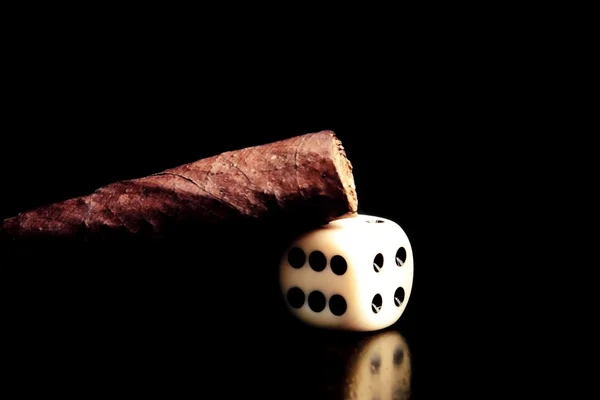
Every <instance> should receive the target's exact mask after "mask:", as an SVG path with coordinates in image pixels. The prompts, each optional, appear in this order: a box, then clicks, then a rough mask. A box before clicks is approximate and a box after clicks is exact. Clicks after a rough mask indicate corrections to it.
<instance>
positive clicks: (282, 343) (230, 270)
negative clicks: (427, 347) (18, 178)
mask: <svg viewBox="0 0 600 400" xmlns="http://www.w3.org/2000/svg"><path fill="white" fill-rule="evenodd" d="M253 232H254V233H256V231H253ZM258 233H259V234H255V235H251V234H249V233H248V232H246V231H244V230H241V231H236V232H230V231H228V232H226V235H225V236H226V237H225V238H223V237H222V236H217V237H214V238H213V239H212V240H207V239H199V240H198V242H196V241H187V242H181V241H177V242H174V243H169V244H165V243H162V244H157V243H152V244H148V243H137V244H132V243H123V244H117V245H111V246H109V245H107V244H102V245H92V244H86V245H81V244H79V245H76V246H75V245H64V244H53V245H52V246H50V245H48V244H42V245H40V244H27V245H15V246H7V247H4V248H3V250H4V259H3V260H4V263H5V264H4V266H7V267H8V268H5V271H12V272H14V274H13V273H12V272H11V274H10V276H5V280H4V282H9V283H10V287H8V285H6V286H7V288H6V289H7V291H5V292H4V294H5V295H6V298H7V299H10V302H7V303H5V308H4V311H5V313H4V315H3V316H4V319H3V321H4V326H5V327H10V329H8V332H9V334H10V339H6V341H5V342H6V343H8V344H10V346H7V349H9V350H11V352H12V353H13V354H12V357H11V358H7V360H10V361H7V362H9V364H10V365H11V371H12V373H14V374H16V375H17V376H18V377H19V378H20V379H23V380H24V381H25V383H24V385H25V386H24V387H33V386H31V385H33V382H35V386H36V387H38V388H43V389H44V390H45V391H46V392H47V393H50V392H52V393H59V392H60V393H74V394H76V395H80V396H84V397H85V395H87V394H89V393H94V394H98V395H104V396H110V397H114V396H121V395H125V396H131V397H139V396H148V395H152V396H161V397H164V398H179V397H182V396H185V397H200V398H210V399H214V398H228V399H229V398H234V399H237V398H250V397H253V398H266V397H267V396H268V397H269V398H278V399H311V400H314V399H331V400H335V399H366V400H377V399H379V400H384V399H409V398H410V399H415V398H417V396H418V386H417V385H416V382H417V381H416V380H415V378H414V377H415V372H417V373H418V370H417V369H416V368H415V360H418V354H417V351H416V329H415V307H416V306H415V304H416V301H417V300H418V290H417V291H416V292H415V293H416V297H414V298H413V299H411V302H410V303H409V305H408V306H407V309H406V312H405V313H404V314H403V315H402V317H401V318H400V320H399V321H398V322H397V323H396V324H394V325H393V326H392V327H390V328H388V329H385V330H383V331H376V332H346V331H329V330H323V329H315V328H311V327H309V326H306V325H304V324H302V323H301V322H300V321H298V320H296V319H295V318H294V317H293V316H292V315H291V314H290V313H289V311H288V310H287V307H286V306H285V303H284V301H283V300H284V299H283V296H282V295H281V293H280V291H279V287H278V285H277V273H276V272H277V266H278V264H277V261H278V258H279V255H280V253H278V251H279V250H280V249H281V248H283V246H279V245H278V244H279V243H280V241H279V239H277V238H276V237H274V236H272V235H271V236H270V234H269V233H268V232H266V231H265V232H262V233H263V234H262V235H260V233H261V232H258ZM281 242H285V241H284V240H282V241H281ZM416 265H417V264H416ZM416 268H417V267H416ZM417 286H418V285H417ZM9 289H10V290H9Z"/></svg>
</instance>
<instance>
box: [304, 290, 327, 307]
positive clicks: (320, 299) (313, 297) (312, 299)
mask: <svg viewBox="0 0 600 400" xmlns="http://www.w3.org/2000/svg"><path fill="white" fill-rule="evenodd" d="M308 306H309V307H310V309H311V310H313V311H314V312H321V311H323V310H324V309H325V295H324V294H323V293H321V292H319V291H318V290H315V291H314V292H311V293H310V294H309V295H308Z"/></svg>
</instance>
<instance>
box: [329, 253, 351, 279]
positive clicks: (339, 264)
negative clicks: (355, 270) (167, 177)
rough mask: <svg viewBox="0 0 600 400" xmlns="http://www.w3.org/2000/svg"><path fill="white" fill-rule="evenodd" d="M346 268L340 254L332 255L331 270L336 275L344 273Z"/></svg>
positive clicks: (346, 265)
mask: <svg viewBox="0 0 600 400" xmlns="http://www.w3.org/2000/svg"><path fill="white" fill-rule="evenodd" d="M347 269H348V264H347V263H346V260H345V259H344V257H342V256H333V258H332V259H331V270H332V271H333V273H334V274H336V275H344V274H345V273H346V270H347Z"/></svg>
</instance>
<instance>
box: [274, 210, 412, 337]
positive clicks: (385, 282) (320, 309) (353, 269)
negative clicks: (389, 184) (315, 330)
mask: <svg viewBox="0 0 600 400" xmlns="http://www.w3.org/2000/svg"><path fill="white" fill-rule="evenodd" d="M279 272H280V274H279V283H280V288H281V291H282V294H283V296H284V300H285V302H286V304H287V305H288V308H289V310H290V311H291V312H292V314H293V315H295V316H296V317H297V318H298V319H300V320H301V321H303V322H305V323H307V324H309V325H312V326H316V327H321V328H331V329H342V330H353V331H373V330H378V329H383V328H386V327H388V326H390V325H392V324H393V323H395V322H396V321H397V320H398V319H399V318H400V316H401V315H402V313H403V312H404V310H405V308H406V305H407V302H408V300H409V298H410V293H411V289H412V282H413V274H414V268H413V254H412V248H411V245H410V241H409V240H408V237H407V236H406V233H405V232H404V230H403V229H402V228H401V227H400V226H399V225H398V224H397V223H395V222H393V221H391V220H389V219H385V218H379V217H375V216H369V215H363V214H359V215H357V216H355V217H351V218H343V219H338V220H335V221H332V222H330V223H329V224H327V225H324V226H322V227H320V228H318V229H314V230H312V231H309V232H305V233H304V234H302V235H301V236H299V237H297V238H296V239H295V240H294V241H293V243H291V244H290V246H289V247H288V248H287V249H286V251H285V252H284V254H283V256H282V258H281V263H280V271H279Z"/></svg>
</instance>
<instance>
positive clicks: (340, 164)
mask: <svg viewBox="0 0 600 400" xmlns="http://www.w3.org/2000/svg"><path fill="white" fill-rule="evenodd" d="M329 132H330V134H331V135H332V136H333V139H334V140H333V143H334V146H335V148H334V149H333V162H334V165H335V169H336V171H337V173H338V175H339V177H340V181H341V183H342V185H343V189H344V193H347V198H348V209H349V211H348V212H347V213H345V214H343V215H341V216H340V218H345V217H350V216H354V215H356V213H357V212H358V196H357V194H356V184H355V182H354V175H353V174H352V163H351V162H350V160H349V159H348V157H347V156H346V151H345V150H344V146H343V145H342V142H341V140H340V139H339V138H338V137H337V136H336V135H335V133H334V132H332V131H329Z"/></svg>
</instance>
